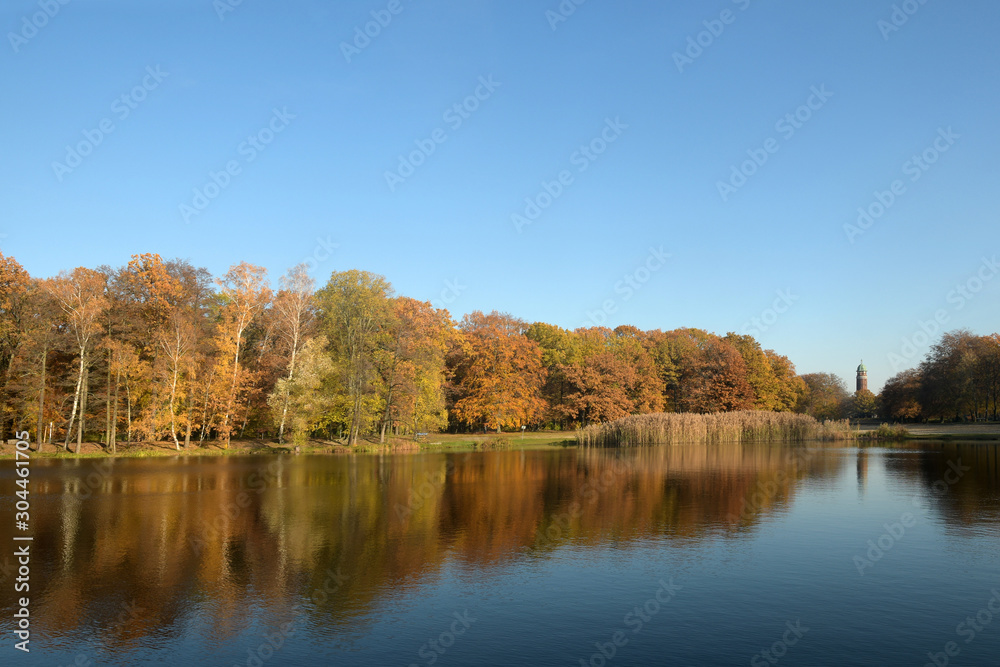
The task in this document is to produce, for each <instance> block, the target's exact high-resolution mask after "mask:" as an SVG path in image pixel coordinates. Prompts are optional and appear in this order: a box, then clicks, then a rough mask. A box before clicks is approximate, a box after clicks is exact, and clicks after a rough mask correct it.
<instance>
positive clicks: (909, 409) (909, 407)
mask: <svg viewBox="0 0 1000 667" xmlns="http://www.w3.org/2000/svg"><path fill="white" fill-rule="evenodd" d="M921 382H922V380H921V377H920V371H918V370H916V369H913V368H911V369H909V370H905V371H902V372H901V373H897V374H896V375H894V376H892V377H891V378H889V379H888V380H887V381H886V383H885V386H884V387H882V391H881V393H880V394H879V399H880V409H881V411H882V414H883V415H885V416H886V417H889V418H891V419H898V420H900V421H905V420H914V419H919V418H920V416H921V414H922V412H923V408H922V407H921V405H920V394H921V391H922V388H921Z"/></svg>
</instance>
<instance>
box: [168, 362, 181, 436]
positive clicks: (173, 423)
mask: <svg viewBox="0 0 1000 667" xmlns="http://www.w3.org/2000/svg"><path fill="white" fill-rule="evenodd" d="M176 396H177V364H176V363H175V364H174V378H173V382H172V383H171V385H170V437H172V438H173V439H174V447H176V448H177V451H181V443H180V441H179V440H178V439H177V419H176V418H175V416H174V400H175V397H176Z"/></svg>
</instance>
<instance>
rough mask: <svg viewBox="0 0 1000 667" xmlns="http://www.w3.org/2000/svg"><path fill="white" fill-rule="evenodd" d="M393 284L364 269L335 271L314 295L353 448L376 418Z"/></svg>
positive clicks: (349, 440)
mask: <svg viewBox="0 0 1000 667" xmlns="http://www.w3.org/2000/svg"><path fill="white" fill-rule="evenodd" d="M391 297H392V286H391V285H390V284H389V282H388V281H387V280H386V279H385V278H384V277H383V276H380V275H376V274H373V273H368V272H366V271H358V270H350V271H342V272H334V273H333V275H331V276H330V280H329V282H328V283H327V284H326V286H325V287H324V288H323V289H321V290H319V291H318V292H317V293H316V304H317V307H318V309H319V315H320V322H321V324H320V329H321V331H322V332H323V333H324V334H325V335H326V337H327V339H328V340H329V344H330V352H331V354H332V355H333V360H334V364H335V365H336V367H337V369H338V371H339V375H340V378H341V386H342V388H343V390H344V392H345V398H346V401H345V402H344V407H345V409H346V414H345V419H346V422H347V427H348V434H347V442H348V444H349V445H351V446H353V445H355V444H357V441H358V437H359V436H360V435H361V433H362V431H363V430H366V429H368V428H369V427H370V426H371V424H372V423H373V422H374V420H375V415H376V413H377V399H376V395H375V380H376V376H377V372H376V366H375V354H376V351H377V350H378V349H379V348H380V347H383V346H384V337H385V336H386V335H387V331H388V323H389V319H390V315H391V310H390V303H389V299H390V298H391Z"/></svg>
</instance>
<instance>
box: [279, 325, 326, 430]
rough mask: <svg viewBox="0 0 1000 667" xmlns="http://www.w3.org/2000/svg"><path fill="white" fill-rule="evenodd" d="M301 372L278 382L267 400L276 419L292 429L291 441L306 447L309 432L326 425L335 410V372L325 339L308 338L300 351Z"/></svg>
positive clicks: (299, 368) (299, 364) (299, 366)
mask: <svg viewBox="0 0 1000 667" xmlns="http://www.w3.org/2000/svg"><path fill="white" fill-rule="evenodd" d="M297 368H298V370H297V371H296V372H295V373H294V374H289V375H287V376H285V377H282V378H279V379H278V381H277V383H276V384H275V387H274V391H272V392H271V394H270V395H269V396H268V405H270V406H271V409H272V410H273V411H274V413H275V416H276V417H280V418H281V419H282V420H283V422H282V423H286V422H287V423H288V424H289V425H290V428H291V431H292V441H293V442H294V443H295V444H297V445H302V444H305V442H306V439H307V437H308V435H309V433H310V432H312V431H313V430H315V429H316V428H318V427H320V426H321V425H323V423H324V421H325V419H326V418H327V417H328V415H329V413H330V411H331V408H332V400H333V399H332V396H333V392H332V391H330V390H329V389H330V388H329V384H330V383H331V382H332V381H333V379H334V373H335V371H336V368H335V366H334V364H333V360H332V359H331V358H330V355H329V354H328V353H327V340H326V338H325V337H323V336H319V337H314V338H309V339H308V340H307V341H306V342H305V343H303V344H302V345H301V347H300V348H299V354H298V364H297Z"/></svg>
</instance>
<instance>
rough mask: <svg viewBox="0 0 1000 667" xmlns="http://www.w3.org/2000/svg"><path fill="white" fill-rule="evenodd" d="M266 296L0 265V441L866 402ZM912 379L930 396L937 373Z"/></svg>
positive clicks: (135, 261) (104, 445) (724, 348)
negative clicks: (35, 273)
mask: <svg viewBox="0 0 1000 667" xmlns="http://www.w3.org/2000/svg"><path fill="white" fill-rule="evenodd" d="M274 287H276V289H275V290H273V289H272V285H271V281H270V280H269V278H268V276H267V272H266V270H265V269H263V268H262V267H258V266H253V265H250V264H246V263H240V264H237V265H234V266H232V267H231V268H230V269H229V270H228V271H227V272H226V273H225V274H224V275H222V276H220V277H217V278H214V279H213V277H212V276H211V275H210V274H209V272H208V271H207V270H205V269H201V268H196V267H194V266H192V265H191V264H190V263H188V262H186V261H184V260H179V259H178V260H164V259H162V258H161V257H160V256H159V255H156V254H142V255H134V256H133V257H132V258H131V260H130V261H129V262H128V264H127V265H125V266H121V267H118V268H112V267H108V266H102V267H98V268H96V269H90V268H85V267H79V268H76V269H74V270H72V271H69V272H63V273H60V274H59V275H58V276H55V277H52V278H36V277H32V276H29V275H28V273H27V272H26V271H24V269H23V268H22V267H21V266H20V265H19V264H18V263H17V261H16V260H15V259H14V258H13V257H5V256H3V255H2V254H0V442H3V441H4V440H6V439H8V438H11V437H12V436H13V434H14V433H15V432H23V431H28V432H29V433H30V436H31V440H32V442H33V443H35V446H36V448H38V449H50V450H51V449H55V448H56V447H59V448H62V449H63V450H65V451H69V450H70V449H71V448H72V450H73V451H75V452H84V451H87V450H88V448H92V447H97V448H99V450H100V451H103V452H107V453H112V454H113V453H116V452H118V451H119V448H120V446H124V448H125V449H130V448H131V444H129V445H127V446H125V443H137V442H146V443H157V442H163V441H166V442H169V443H171V445H172V447H173V450H174V451H191V450H192V449H195V448H201V449H212V448H215V447H218V448H220V449H222V450H228V449H230V448H236V447H240V445H238V444H236V443H237V442H253V441H261V442H272V443H276V444H277V445H280V446H282V447H284V446H299V447H306V446H308V443H310V442H312V441H322V442H331V443H336V444H337V446H341V445H343V446H348V447H353V448H371V447H375V446H378V447H377V448H378V449H379V450H380V451H381V450H384V449H385V448H386V446H387V445H391V444H392V443H393V442H395V441H399V440H406V441H423V442H427V440H428V439H429V438H430V439H434V438H436V437H437V434H439V433H442V432H448V433H453V434H467V435H470V436H471V435H472V434H479V435H480V436H485V435H486V434H489V433H494V434H499V433H500V432H501V431H507V432H514V433H515V434H516V433H519V432H524V431H525V430H527V432H528V433H531V432H532V431H545V432H556V433H559V434H563V435H560V436H558V437H561V438H567V437H572V434H573V433H574V432H576V430H577V429H581V428H585V427H587V426H590V425H600V424H608V423H611V422H615V421H616V420H619V419H622V418H625V417H630V416H636V415H644V414H656V413H690V414H696V415H708V414H714V413H738V412H743V411H768V412H774V413H781V414H783V415H785V417H782V418H781V419H784V420H786V421H782V422H781V424H783V426H782V427H781V428H780V429H778V430H777V431H775V433H776V434H777V437H778V438H779V439H780V438H782V437H784V436H783V435H781V434H782V433H784V432H785V431H784V430H782V429H791V431H792V432H797V431H796V429H799V428H804V427H800V426H797V425H798V424H802V423H804V422H803V420H801V419H799V418H798V417H795V416H794V415H792V414H791V413H801V414H802V415H808V416H810V417H813V418H815V419H817V420H819V421H825V420H830V419H839V418H842V417H844V416H848V414H852V415H853V414H857V415H859V416H860V415H862V414H864V413H865V412H873V411H874V409H875V408H873V407H872V406H873V405H875V404H874V403H873V402H872V400H873V396H872V397H870V396H868V395H867V394H864V393H861V394H857V395H855V396H853V397H852V396H850V395H849V394H847V390H846V388H845V387H844V383H843V381H842V380H841V379H840V378H839V377H837V376H835V375H832V374H808V375H802V376H800V375H799V374H797V373H796V371H795V367H794V365H793V364H792V362H791V361H790V360H789V359H788V358H787V357H785V356H783V355H781V354H778V353H777V352H775V351H773V350H765V349H763V348H762V347H761V345H760V344H759V343H758V342H757V341H756V340H755V339H754V338H753V337H752V336H749V335H741V334H736V333H728V334H726V335H725V336H720V335H717V334H714V333H710V332H707V331H704V330H701V329H693V328H681V329H674V330H671V331H661V330H658V329H657V330H649V331H642V330H639V329H637V328H635V327H631V326H619V327H617V328H615V329H609V328H606V327H600V326H594V327H589V328H586V327H585V328H579V329H575V330H567V329H563V328H561V327H558V326H555V325H552V324H547V323H544V322H535V323H527V322H524V321H522V320H519V319H517V318H514V317H511V316H510V315H507V314H504V313H498V312H495V311H494V312H491V313H488V314H487V313H482V312H479V311H475V312H472V313H469V314H467V315H465V316H464V317H463V318H462V319H461V320H459V321H455V320H454V319H452V317H451V314H450V313H449V312H448V311H447V310H445V309H443V308H438V307H436V306H435V305H433V304H431V303H429V302H425V301H418V300H416V299H412V298H409V297H406V296H400V295H397V294H395V292H394V291H393V289H392V286H391V285H390V284H389V282H388V281H387V280H386V279H385V278H384V277H382V276H379V275H375V274H372V273H367V272H364V271H358V270H349V271H335V272H333V273H332V274H331V275H330V276H329V279H328V280H327V281H326V283H325V284H323V285H322V286H317V285H316V284H315V282H314V280H313V278H312V277H311V276H310V275H309V271H308V267H307V266H306V265H300V266H297V267H294V268H293V269H291V270H290V271H289V272H288V273H287V274H286V275H285V276H282V277H281V278H280V279H279V280H278V281H277V285H275V286H274ZM950 340H951V339H949V338H947V337H946V339H945V342H948V341H950ZM948 344H949V345H950V343H948ZM987 347H988V346H985V344H984V347H983V348H982V349H983V350H986V349H987ZM949 349H950V348H949ZM962 349H963V350H964V351H963V354H964V356H960V358H957V357H956V358H955V359H953V358H952V357H947V358H948V359H952V361H951V362H949V363H954V364H957V366H956V368H958V369H959V370H958V371H955V372H956V373H958V374H959V376H961V373H963V372H966V371H968V372H969V373H980V371H979V370H975V371H973V370H969V369H973V368H975V369H978V368H979V366H970V365H969V364H968V363H966V362H965V360H967V359H969V358H970V357H969V353H967V352H968V351H967V350H966V348H964V347H963V348H962ZM969 349H971V348H969ZM990 349H991V348H990ZM976 354H980V350H979V348H976ZM981 356H982V357H983V358H984V359H985V358H986V353H985V352H982V355H981ZM977 358H978V357H977ZM956 359H957V360H956ZM984 363H985V362H984ZM963 364H964V365H963ZM921 368H922V369H923V366H922V367H921ZM933 368H935V369H936V368H938V366H933ZM984 368H985V367H984ZM962 369H966V370H962ZM936 372H937V371H935V373H936ZM982 372H983V373H986V371H982ZM925 375H926V377H925V379H924V380H922V382H923V383H924V384H923V385H922V386H930V384H929V382H930V380H929V379H927V378H932V377H935V378H936V377H938V376H939V375H940V373H938V374H937V375H935V374H934V373H929V372H928V373H927V374H925ZM921 377H924V376H921ZM949 377H950V376H949ZM962 377H964V376H962ZM973 377H976V378H979V377H980V375H973ZM984 377H985V376H984ZM967 385H968V383H966V385H962V386H963V387H965V388H966V389H963V391H965V392H966V393H968V392H972V391H979V390H978V389H970V388H969V387H968V386H967ZM947 386H952V385H947ZM985 391H986V393H985V394H984V396H985V398H983V399H982V400H983V401H987V402H988V401H992V406H993V411H994V412H995V410H996V393H995V391H994V390H985ZM989 391H994V393H993V394H990V393H989ZM939 394H940V392H938V393H937V394H934V395H935V396H938V395H939ZM962 395H965V394H962ZM978 395H979V394H976V396H978ZM942 400H943V399H942ZM976 400H979V399H978V398H977V399H976ZM849 403H850V404H851V405H849ZM853 404H856V405H853ZM921 405H923V404H921ZM928 405H930V403H928ZM963 405H965V404H963ZM845 406H847V407H845ZM852 406H853V407H852ZM949 409H950V408H949ZM963 409H964V407H963ZM894 414H895V412H894ZM657 419H659V418H657ZM684 419H687V417H683V416H678V417H676V418H674V419H673V420H672V421H669V423H665V424H664V425H663V426H662V428H664V429H666V431H665V432H667V433H673V432H674V430H676V429H677V428H681V427H680V426H679V424H681V423H683V420H684ZM705 419H709V420H711V419H716V420H720V421H719V423H720V424H723V425H724V424H728V423H729V422H728V421H726V419H725V418H723V417H706V418H705ZM729 419H737V418H735V417H733V418H729ZM652 423H654V422H650V424H652ZM656 428H657V429H659V428H661V427H660V426H657V427H656ZM683 428H689V427H687V426H685V427H683ZM691 428H693V427H691ZM720 428H721V426H720ZM740 428H741V429H742V428H743V427H742V426H741V427H740ZM762 428H763V427H762ZM770 428H772V427H771V426H768V427H767V428H766V429H764V432H769V431H767V429H770ZM775 428H777V427H775ZM728 429H730V427H729V426H726V427H725V429H723V431H720V432H725V433H727V434H728V433H730V430H728ZM682 430H683V429H682ZM751 431H753V429H751ZM657 432H659V431H657ZM685 432H686V431H685ZM753 432H756V431H753ZM741 433H742V431H741ZM503 437H505V438H507V437H509V436H503ZM671 437H672V436H671ZM725 437H726V438H729V437H731V436H730V435H726V436H725ZM741 437H742V436H741ZM490 446H493V447H500V446H505V445H503V444H502V442H501V441H497V442H496V444H493V445H490Z"/></svg>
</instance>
